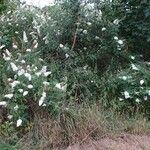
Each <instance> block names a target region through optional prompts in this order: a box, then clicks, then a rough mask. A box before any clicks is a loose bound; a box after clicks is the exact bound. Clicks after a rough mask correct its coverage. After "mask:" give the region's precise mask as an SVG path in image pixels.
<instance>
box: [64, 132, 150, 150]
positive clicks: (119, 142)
mask: <svg viewBox="0 0 150 150" xmlns="http://www.w3.org/2000/svg"><path fill="white" fill-rule="evenodd" d="M66 150H150V136H140V135H130V134H122V135H117V136H112V137H111V136H108V137H104V138H102V139H100V140H98V141H89V142H86V143H85V142H84V143H82V144H75V145H73V146H70V147H68V148H67V149H66Z"/></svg>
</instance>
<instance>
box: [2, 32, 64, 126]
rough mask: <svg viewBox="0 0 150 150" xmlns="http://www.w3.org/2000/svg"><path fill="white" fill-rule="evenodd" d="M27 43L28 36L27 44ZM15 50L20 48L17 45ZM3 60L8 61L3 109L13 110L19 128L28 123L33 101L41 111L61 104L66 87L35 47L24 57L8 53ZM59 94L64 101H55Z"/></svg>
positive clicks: (27, 50) (12, 114) (11, 111)
mask: <svg viewBox="0 0 150 150" xmlns="http://www.w3.org/2000/svg"><path fill="white" fill-rule="evenodd" d="M26 40H27V37H26V35H25V32H24V39H23V41H24V42H25V41H26ZM14 47H17V46H16V45H14ZM36 47H37V46H36ZM3 59H4V60H5V61H6V69H7V70H6V71H7V72H6V74H7V77H6V79H5V84H6V93H5V95H4V97H3V99H4V101H1V102H0V105H1V106H5V107H8V108H9V115H8V118H9V119H12V120H13V121H17V123H16V125H17V127H19V126H21V125H22V122H25V121H27V120H26V119H27V118H28V117H27V116H28V115H29V114H27V110H28V108H29V106H30V104H29V103H32V102H31V101H33V102H35V103H36V104H37V105H38V106H39V107H49V106H51V105H52V104H51V103H55V102H56V101H55V99H58V100H59V101H61V98H62V97H63V95H62V94H63V93H65V91H66V83H65V82H63V83H57V80H55V79H54V78H53V75H52V72H51V71H50V68H49V67H48V66H46V65H45V64H44V62H43V60H42V59H41V58H39V56H38V54H37V52H36V49H35V47H34V49H26V51H25V52H24V53H23V54H21V53H17V56H15V55H13V54H12V53H10V51H9V50H7V49H6V50H5V51H4V53H3ZM57 93H58V94H59V93H62V94H61V96H60V98H59V96H57V97H56V98H55V97H54V95H55V94H57ZM56 105H57V103H56ZM32 109H34V108H32Z"/></svg>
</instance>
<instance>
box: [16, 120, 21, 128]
mask: <svg viewBox="0 0 150 150" xmlns="http://www.w3.org/2000/svg"><path fill="white" fill-rule="evenodd" d="M21 125H22V120H21V119H18V120H17V127H20V126H21Z"/></svg>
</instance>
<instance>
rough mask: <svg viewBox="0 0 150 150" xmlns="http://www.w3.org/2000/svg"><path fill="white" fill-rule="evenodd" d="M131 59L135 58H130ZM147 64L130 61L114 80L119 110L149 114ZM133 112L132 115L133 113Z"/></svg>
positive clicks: (149, 91)
mask: <svg viewBox="0 0 150 150" xmlns="http://www.w3.org/2000/svg"><path fill="white" fill-rule="evenodd" d="M131 59H135V57H133V56H131ZM149 74H150V70H149V63H147V62H144V63H139V62H137V61H133V60H132V61H131V65H130V66H129V68H128V69H125V70H123V71H121V72H120V73H119V74H118V75H117V78H115V79H114V84H116V87H115V88H116V92H115V95H116V96H117V97H118V98H117V99H118V101H120V105H119V104H118V106H119V107H120V108H119V109H125V110H127V111H130V110H131V111H135V112H136V111H142V112H144V113H145V114H149V100H150V76H149ZM135 112H134V113H135Z"/></svg>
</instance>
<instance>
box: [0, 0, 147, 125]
mask: <svg viewBox="0 0 150 150" xmlns="http://www.w3.org/2000/svg"><path fill="white" fill-rule="evenodd" d="M118 5H119V3H118V1H115V2H110V1H106V2H99V1H98V2H97V1H93V2H88V1H87V2H81V1H77V0H75V1H74V0H70V1H64V2H58V3H57V4H56V5H54V6H50V7H45V8H43V9H42V10H41V9H39V8H35V7H33V6H25V5H20V6H18V7H17V8H16V10H13V11H7V12H6V13H5V14H3V15H1V17H0V26H1V27H2V28H0V50H1V58H2V59H1V61H0V69H1V73H0V76H1V86H0V91H1V93H3V94H1V100H0V105H2V106H4V107H5V106H6V107H7V108H8V119H10V120H12V122H13V123H15V124H16V125H17V126H20V125H22V122H23V124H26V123H29V122H30V121H32V118H34V117H35V116H37V115H39V116H40V115H42V113H43V112H45V113H44V114H45V115H46V114H47V113H49V114H51V115H52V116H55V115H59V114H61V112H62V111H63V110H68V109H69V108H70V107H71V106H72V105H76V104H77V105H80V104H85V103H86V104H93V103H95V102H100V103H101V105H102V106H103V107H106V108H108V107H113V108H114V109H115V110H118V111H120V112H125V110H132V111H135V112H137V111H138V110H139V111H142V112H144V113H145V114H149V106H148V104H149V96H150V93H149V91H150V81H149V66H148V64H149V63H148V62H142V57H140V56H139V53H138V52H135V54H136V58H135V57H134V56H130V55H131V51H132V49H131V51H130V49H129V51H128V49H127V47H130V44H129V39H128V38H127V37H126V36H125V34H124V33H122V31H123V29H124V26H125V27H126V26H127V24H126V21H125V19H124V18H121V17H122V16H123V14H121V15H122V16H117V13H118V12H117V11H118V9H116V6H118ZM126 19H127V18H126ZM130 21H131V22H132V19H131V20H130ZM144 23H145V22H144ZM128 28H129V29H130V30H131V28H130V27H128ZM145 28H146V30H147V27H145ZM141 36H142V35H141ZM142 37H143V36H142ZM131 38H132V39H133V40H134V42H135V43H138V42H137V41H135V38H134V37H133V36H131ZM134 42H132V41H131V43H132V44H134ZM145 45H146V46H147V43H145ZM144 48H145V46H144ZM145 50H146V51H147V50H148V49H147V48H145ZM134 51H135V49H134ZM144 52H145V51H144ZM146 53H147V52H146ZM142 54H144V53H142ZM148 54H149V53H148ZM126 112H127V111H126ZM43 117H45V116H43Z"/></svg>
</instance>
